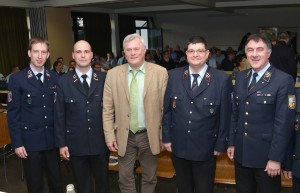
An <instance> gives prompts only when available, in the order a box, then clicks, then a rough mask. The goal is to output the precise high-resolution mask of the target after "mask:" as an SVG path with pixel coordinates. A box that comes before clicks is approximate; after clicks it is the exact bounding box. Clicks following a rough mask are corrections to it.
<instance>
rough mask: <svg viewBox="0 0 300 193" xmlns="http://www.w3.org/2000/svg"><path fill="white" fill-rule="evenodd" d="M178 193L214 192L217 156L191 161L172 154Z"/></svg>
mask: <svg viewBox="0 0 300 193" xmlns="http://www.w3.org/2000/svg"><path fill="white" fill-rule="evenodd" d="M172 161H173V165H174V168H175V171H176V183H177V189H178V193H212V192H213V190H214V180H215V171H216V157H215V156H213V157H212V158H211V159H209V160H207V161H191V160H186V159H183V158H179V157H176V156H175V155H174V154H172Z"/></svg>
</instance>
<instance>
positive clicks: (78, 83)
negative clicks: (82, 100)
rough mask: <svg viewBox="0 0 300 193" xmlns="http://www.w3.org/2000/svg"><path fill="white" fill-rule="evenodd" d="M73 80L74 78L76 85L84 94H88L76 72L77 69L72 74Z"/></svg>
mask: <svg viewBox="0 0 300 193" xmlns="http://www.w3.org/2000/svg"><path fill="white" fill-rule="evenodd" d="M72 80H73V83H74V86H75V87H76V89H78V90H79V91H80V92H81V93H82V94H84V95H87V94H86V92H85V90H84V87H83V84H81V81H80V79H79V77H78V75H77V74H76V72H75V70H74V73H73V76H72Z"/></svg>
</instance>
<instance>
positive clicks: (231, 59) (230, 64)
mask: <svg viewBox="0 0 300 193" xmlns="http://www.w3.org/2000/svg"><path fill="white" fill-rule="evenodd" d="M235 66H236V64H235V53H234V52H228V53H227V57H226V58H225V59H224V60H223V61H222V63H221V69H222V70H224V71H232V70H233V68H234V67H235Z"/></svg>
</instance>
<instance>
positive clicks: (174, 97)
mask: <svg viewBox="0 0 300 193" xmlns="http://www.w3.org/2000/svg"><path fill="white" fill-rule="evenodd" d="M170 101H171V106H172V108H173V109H176V108H177V107H178V106H179V107H180V106H181V105H182V102H183V96H182V95H180V94H171V95H170Z"/></svg>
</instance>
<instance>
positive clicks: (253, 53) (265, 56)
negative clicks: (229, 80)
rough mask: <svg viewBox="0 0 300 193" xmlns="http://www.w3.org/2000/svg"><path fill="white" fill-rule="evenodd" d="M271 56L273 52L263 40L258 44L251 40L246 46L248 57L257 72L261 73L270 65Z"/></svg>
mask: <svg viewBox="0 0 300 193" xmlns="http://www.w3.org/2000/svg"><path fill="white" fill-rule="evenodd" d="M270 55H271V50H269V49H268V48H267V45H266V44H265V43H264V42H263V41H262V40H259V41H258V42H255V41H254V40H250V41H249V42H248V44H247V45H246V56H247V59H248V61H249V63H250V65H251V67H252V68H253V70H254V71H255V72H258V71H260V70H261V69H263V68H264V67H265V66H266V65H267V64H268V63H269V57H270Z"/></svg>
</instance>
